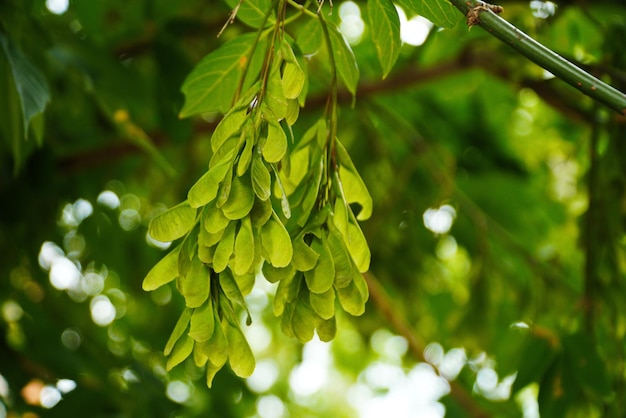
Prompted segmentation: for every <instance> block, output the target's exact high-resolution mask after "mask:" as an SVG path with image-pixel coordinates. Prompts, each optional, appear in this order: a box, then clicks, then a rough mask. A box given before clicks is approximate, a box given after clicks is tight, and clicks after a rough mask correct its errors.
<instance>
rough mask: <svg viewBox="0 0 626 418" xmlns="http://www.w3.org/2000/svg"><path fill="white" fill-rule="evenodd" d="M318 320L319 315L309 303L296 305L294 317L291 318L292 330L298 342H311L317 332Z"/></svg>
mask: <svg viewBox="0 0 626 418" xmlns="http://www.w3.org/2000/svg"><path fill="white" fill-rule="evenodd" d="M316 320H317V314H316V313H315V311H314V310H313V309H312V308H311V306H309V305H308V303H304V302H302V301H300V302H299V303H296V304H295V307H294V311H293V316H292V317H291V328H292V330H293V334H294V336H295V337H296V338H297V339H298V341H300V342H301V343H306V342H308V341H311V339H312V338H313V332H314V331H315V322H316Z"/></svg>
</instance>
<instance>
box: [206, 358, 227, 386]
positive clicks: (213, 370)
mask: <svg viewBox="0 0 626 418" xmlns="http://www.w3.org/2000/svg"><path fill="white" fill-rule="evenodd" d="M223 366H224V365H223V364H222V365H220V366H216V365H214V364H213V363H211V362H208V363H207V366H206V385H207V387H208V388H209V389H211V388H212V387H213V379H214V378H215V375H216V374H217V372H219V371H220V370H222V367H223Z"/></svg>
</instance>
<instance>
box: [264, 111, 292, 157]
mask: <svg viewBox="0 0 626 418" xmlns="http://www.w3.org/2000/svg"><path fill="white" fill-rule="evenodd" d="M267 124H268V125H267V139H266V140H265V143H264V144H263V158H265V161H267V162H268V163H277V162H278V161H280V160H281V159H282V158H283V157H284V156H285V153H286V152H287V135H285V131H284V130H283V128H282V127H281V126H280V123H278V122H276V121H275V120H272V119H270V120H268V121H267Z"/></svg>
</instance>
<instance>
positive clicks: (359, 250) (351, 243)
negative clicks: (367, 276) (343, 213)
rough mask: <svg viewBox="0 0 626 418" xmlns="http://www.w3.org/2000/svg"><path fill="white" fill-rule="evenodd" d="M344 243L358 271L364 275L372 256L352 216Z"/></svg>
mask: <svg viewBox="0 0 626 418" xmlns="http://www.w3.org/2000/svg"><path fill="white" fill-rule="evenodd" d="M344 242H345V243H346V246H347V247H348V251H349V252H350V256H351V257H352V260H354V264H356V266H357V268H358V270H359V271H360V272H361V273H365V272H366V271H367V270H368V269H369V266H370V259H371V257H372V254H371V253H370V248H369V246H368V245H367V241H366V240H365V236H364V235H363V231H361V228H360V227H359V224H358V223H357V222H356V220H355V219H354V215H352V222H350V223H349V224H348V239H347V240H345V239H344Z"/></svg>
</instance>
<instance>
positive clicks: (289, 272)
mask: <svg viewBox="0 0 626 418" xmlns="http://www.w3.org/2000/svg"><path fill="white" fill-rule="evenodd" d="M262 272H263V277H265V279H266V280H267V281H268V282H270V283H276V282H278V281H280V280H287V279H290V278H291V277H293V275H294V274H295V273H296V269H295V268H294V266H293V265H292V264H289V265H288V266H287V267H274V266H272V265H271V264H270V263H263V267H262Z"/></svg>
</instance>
